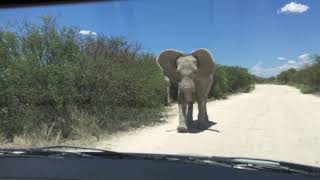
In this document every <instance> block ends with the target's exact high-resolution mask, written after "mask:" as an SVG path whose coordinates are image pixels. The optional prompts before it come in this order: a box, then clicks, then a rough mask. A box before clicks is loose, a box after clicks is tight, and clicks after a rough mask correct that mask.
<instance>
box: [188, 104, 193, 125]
mask: <svg viewBox="0 0 320 180" xmlns="http://www.w3.org/2000/svg"><path fill="white" fill-rule="evenodd" d="M192 113H193V103H189V104H188V107H187V126H190V125H191V124H192V121H193V116H192Z"/></svg>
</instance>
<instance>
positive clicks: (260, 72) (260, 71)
mask: <svg viewBox="0 0 320 180" xmlns="http://www.w3.org/2000/svg"><path fill="white" fill-rule="evenodd" d="M277 59H279V58H277ZM314 60H315V57H314V56H313V55H310V54H301V55H300V56H298V58H297V60H288V61H287V62H285V63H284V64H281V65H279V66H272V67H267V66H263V63H262V62H261V61H259V62H258V63H257V64H256V65H254V66H253V67H252V68H251V69H250V72H251V73H252V74H255V75H257V76H261V77H271V76H276V75H278V74H280V73H281V72H282V71H286V70H288V69H290V68H294V69H300V68H302V67H304V66H307V65H310V64H312V63H313V62H314Z"/></svg>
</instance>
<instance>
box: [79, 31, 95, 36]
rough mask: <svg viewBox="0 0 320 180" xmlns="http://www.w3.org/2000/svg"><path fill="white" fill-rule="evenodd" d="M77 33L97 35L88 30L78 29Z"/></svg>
mask: <svg viewBox="0 0 320 180" xmlns="http://www.w3.org/2000/svg"><path fill="white" fill-rule="evenodd" d="M79 34H82V35H97V33H96V32H93V31H89V30H81V31H79Z"/></svg>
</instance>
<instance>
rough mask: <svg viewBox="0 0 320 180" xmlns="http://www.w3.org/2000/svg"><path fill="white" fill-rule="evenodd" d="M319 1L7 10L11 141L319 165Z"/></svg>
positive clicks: (0, 81) (3, 80) (0, 134)
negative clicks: (249, 158)
mask: <svg viewBox="0 0 320 180" xmlns="http://www.w3.org/2000/svg"><path fill="white" fill-rule="evenodd" d="M169 4H170V5H169ZM319 5H320V2H316V1H312V2H307V3H297V2H289V1H288V2H283V1H282V2H278V1H268V2H260V1H252V2H241V3H240V1H236V0H227V1H209V0H208V1H202V2H201V3H200V2H198V1H190V2H188V3H185V4H184V5H183V6H181V4H180V2H179V1H175V2H170V3H169V2H162V1H161V2H147V1H145V2H142V1H132V2H131V1H130V2H125V1H119V2H118V1H116V2H96V3H85V4H62V5H55V6H37V7H24V8H23V7H21V8H11V9H10V8H8V9H0V16H1V17H2V18H1V19H0V23H1V25H0V146H1V147H2V148H7V147H19V148H21V147H43V146H55V145H72V146H81V147H90V148H98V149H106V150H113V151H120V152H143V153H159V154H193V155H205V156H207V155H208V156H233V157H251V158H261V159H270V160H281V161H287V162H294V163H301V164H308V165H313V166H320V159H319V156H318V152H319V151H320V135H319V133H318V129H319V128H320V121H319V120H318V119H319V117H320V111H319V110H318V107H320V98H319V96H318V95H319V92H320V56H319V55H318V54H319V47H318V42H319V41H320V39H319V36H318V32H319V30H320V29H319V27H320V26H319V22H318V21H316V19H318V18H319V14H317V13H316V12H315V11H317V7H319ZM177 7H179V9H177ZM164 9H165V11H164Z"/></svg>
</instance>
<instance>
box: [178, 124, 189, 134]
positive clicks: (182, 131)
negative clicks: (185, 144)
mask: <svg viewBox="0 0 320 180" xmlns="http://www.w3.org/2000/svg"><path fill="white" fill-rule="evenodd" d="M177 131H178V132H179V133H186V132H188V128H187V127H186V126H179V127H178V128H177Z"/></svg>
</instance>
